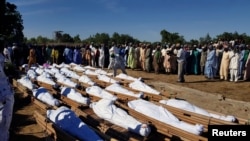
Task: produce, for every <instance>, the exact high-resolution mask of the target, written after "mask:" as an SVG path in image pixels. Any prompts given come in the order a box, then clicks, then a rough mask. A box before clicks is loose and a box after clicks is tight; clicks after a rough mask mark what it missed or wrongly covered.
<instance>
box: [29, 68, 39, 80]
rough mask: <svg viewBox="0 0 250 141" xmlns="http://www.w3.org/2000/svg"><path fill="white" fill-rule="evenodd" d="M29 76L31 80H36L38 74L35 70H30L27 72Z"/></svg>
mask: <svg viewBox="0 0 250 141" xmlns="http://www.w3.org/2000/svg"><path fill="white" fill-rule="evenodd" d="M27 76H28V77H29V78H31V79H36V77H37V73H36V72H35V71H34V70H32V69H29V70H28V71H27Z"/></svg>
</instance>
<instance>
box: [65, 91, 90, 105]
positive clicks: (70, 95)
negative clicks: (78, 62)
mask: <svg viewBox="0 0 250 141" xmlns="http://www.w3.org/2000/svg"><path fill="white" fill-rule="evenodd" d="M61 94H62V95H64V96H66V97H68V98H69V99H71V100H74V101H76V102H78V103H81V104H89V103H90V100H89V98H87V97H84V96H83V95H82V94H81V93H79V92H76V90H75V89H73V88H70V87H62V88H61Z"/></svg>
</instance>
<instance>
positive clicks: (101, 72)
mask: <svg viewBox="0 0 250 141" xmlns="http://www.w3.org/2000/svg"><path fill="white" fill-rule="evenodd" d="M95 72H96V73H98V74H104V75H107V74H108V73H107V72H106V71H105V70H103V69H96V70H95Z"/></svg>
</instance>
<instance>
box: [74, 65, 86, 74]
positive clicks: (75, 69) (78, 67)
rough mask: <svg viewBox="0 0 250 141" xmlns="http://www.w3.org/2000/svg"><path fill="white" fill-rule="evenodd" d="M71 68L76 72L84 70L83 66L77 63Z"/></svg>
mask: <svg viewBox="0 0 250 141" xmlns="http://www.w3.org/2000/svg"><path fill="white" fill-rule="evenodd" d="M72 69H73V70H74V71H77V72H84V71H85V70H86V69H85V68H83V67H82V66H79V65H76V66H74V67H73V68H72Z"/></svg>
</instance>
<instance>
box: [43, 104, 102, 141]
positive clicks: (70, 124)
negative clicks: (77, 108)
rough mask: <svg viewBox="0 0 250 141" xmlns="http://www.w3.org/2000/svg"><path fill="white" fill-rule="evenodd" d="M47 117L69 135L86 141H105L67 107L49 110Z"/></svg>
mask: <svg viewBox="0 0 250 141" xmlns="http://www.w3.org/2000/svg"><path fill="white" fill-rule="evenodd" d="M46 113H47V117H48V118H49V119H50V120H51V121H53V122H54V123H55V124H56V125H57V126H59V127H60V128H62V129H63V130H64V131H66V132H67V133H69V134H71V135H73V136H75V137H77V138H78V139H79V140H84V141H103V139H102V138H100V137H99V136H98V134H96V133H95V132H94V131H93V130H92V129H91V128H89V126H88V125H87V124H85V123H84V122H82V121H81V119H80V118H79V117H77V116H76V114H75V113H74V112H73V111H72V110H70V109H69V108H67V107H65V106H61V107H59V108H57V109H56V110H47V112H46Z"/></svg>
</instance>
